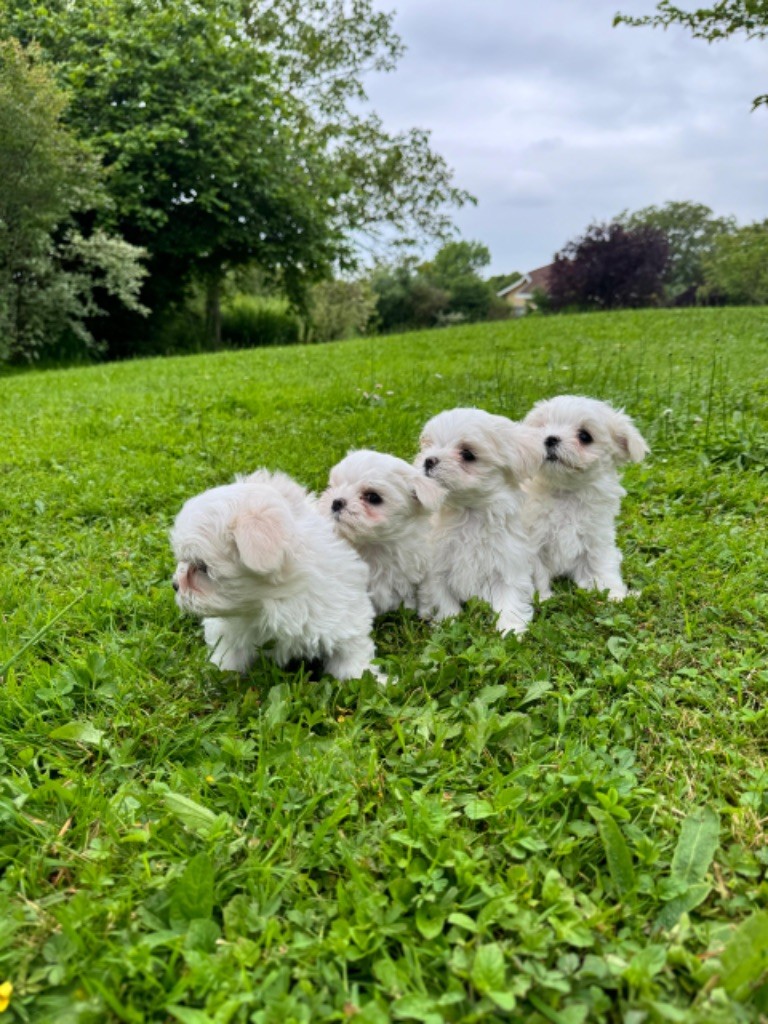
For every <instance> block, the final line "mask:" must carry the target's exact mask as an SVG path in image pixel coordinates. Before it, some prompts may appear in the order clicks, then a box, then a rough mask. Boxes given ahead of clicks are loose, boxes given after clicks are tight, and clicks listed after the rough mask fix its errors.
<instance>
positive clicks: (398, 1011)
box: [392, 995, 442, 1024]
mask: <svg viewBox="0 0 768 1024" xmlns="http://www.w3.org/2000/svg"><path fill="white" fill-rule="evenodd" d="M435 1009H436V1004H435V1000H434V999H432V998H431V997H430V996H416V995H413V996H403V998H402V999H398V1000H397V1002H396V1003H394V1004H393V1006H392V1015H393V1016H394V1017H398V1018H401V1019H402V1018H404V1019H406V1020H420V1021H424V1024H431V1022H432V1021H433V1020H434V1021H438V1022H439V1021H441V1020H442V1017H441V1016H440V1015H439V1014H437V1013H436V1012H435Z"/></svg>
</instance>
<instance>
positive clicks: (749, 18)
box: [613, 0, 768, 110]
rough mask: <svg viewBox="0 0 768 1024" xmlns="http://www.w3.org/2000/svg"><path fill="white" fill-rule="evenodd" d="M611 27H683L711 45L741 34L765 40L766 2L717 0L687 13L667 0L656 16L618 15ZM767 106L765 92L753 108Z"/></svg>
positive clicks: (659, 6) (767, 97) (753, 103)
mask: <svg viewBox="0 0 768 1024" xmlns="http://www.w3.org/2000/svg"><path fill="white" fill-rule="evenodd" d="M613 23H614V25H619V24H624V25H650V26H651V27H652V28H669V26H670V25H682V26H683V27H684V28H687V29H690V31H691V33H692V34H693V36H694V37H695V38H696V39H705V40H706V41H707V42H708V43H714V42H717V41H719V40H721V39H728V38H730V36H732V35H736V34H738V33H743V34H744V35H746V37H747V39H765V38H766V37H768V3H766V0H717V2H716V3H714V4H712V6H711V7H698V8H696V9H695V10H693V11H686V10H684V9H683V8H682V7H677V6H675V4H672V3H670V2H669V0H661V2H660V3H659V4H658V6H657V8H656V14H646V15H643V16H642V17H639V18H636V17H631V16H630V15H627V14H617V15H616V17H615V18H614V20H613ZM765 104H768V93H765V94H763V95H762V96H757V97H755V99H754V100H753V102H752V109H753V110H754V109H755V108H756V107H760V106H763V105H765Z"/></svg>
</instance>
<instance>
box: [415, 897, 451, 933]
mask: <svg viewBox="0 0 768 1024" xmlns="http://www.w3.org/2000/svg"><path fill="white" fill-rule="evenodd" d="M444 924H445V911H444V910H440V909H439V908H436V907H433V906H430V905H429V904H428V903H423V904H422V905H421V906H420V907H419V908H418V909H417V911H416V927H417V928H418V929H419V931H420V932H421V934H422V935H423V936H424V938H425V939H434V938H435V937H436V936H437V935H439V934H440V932H441V931H442V930H443V925H444Z"/></svg>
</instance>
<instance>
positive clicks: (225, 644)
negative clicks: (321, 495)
mask: <svg viewBox="0 0 768 1024" xmlns="http://www.w3.org/2000/svg"><path fill="white" fill-rule="evenodd" d="M171 543H172V545H173V550H174V553H175V555H176V558H177V561H178V565H177V568H176V572H175V574H174V580H173V581H174V589H175V590H176V600H177V603H178V604H179V607H180V608H182V609H183V610H184V611H186V612H189V613H191V614H192V615H196V616H199V617H201V618H202V619H203V626H204V631H205V640H206V643H207V644H208V647H209V648H210V652H211V661H212V662H213V663H214V664H215V665H218V666H219V668H222V669H230V670H234V671H237V672H245V671H246V670H247V669H248V668H249V667H250V666H251V665H252V663H253V662H254V660H255V658H256V656H257V653H258V652H259V650H260V649H261V648H263V647H264V646H265V645H271V648H270V649H269V651H268V652H266V653H268V654H269V656H271V657H273V658H274V659H275V661H277V663H278V664H279V665H285V664H286V662H288V661H289V660H290V659H291V658H310V659H311V658H322V659H323V661H324V663H325V668H326V670H327V671H328V672H329V673H330V674H331V675H334V676H336V678H338V679H350V678H357V677H359V676H361V675H362V674H363V672H365V671H366V670H370V671H372V672H374V674H376V675H378V673H377V671H376V670H375V669H373V668H372V666H371V659H372V658H373V656H374V646H373V641H372V639H371V635H370V633H371V625H372V622H373V607H372V605H371V602H370V599H369V597H368V593H367V582H368V570H367V567H366V565H365V563H364V562H363V561H362V559H361V558H360V557H359V556H358V555H357V554H356V552H355V551H354V550H353V549H352V548H351V547H350V546H349V545H348V544H345V543H344V541H342V540H341V539H340V538H339V537H337V536H336V534H335V532H334V530H333V526H332V524H331V523H330V522H329V521H328V520H327V519H326V518H325V516H323V515H322V514H321V513H320V511H319V510H318V508H317V505H316V502H315V501H314V499H313V498H312V497H311V496H310V495H309V494H308V493H307V491H306V490H305V489H304V488H303V487H301V486H300V485H299V484H297V483H296V482H295V481H294V480H291V478H290V477H288V476H286V475H285V474H284V473H270V472H268V471H267V470H258V471H257V472H255V473H253V474H252V475H251V476H248V477H241V478H238V480H237V481H236V482H235V483H232V484H227V485H225V486H223V487H214V488H213V489H212V490H209V491H205V492H204V493H202V494H198V495H197V496H196V497H194V498H190V500H189V501H188V502H187V503H186V504H185V505H184V507H183V508H182V509H181V511H180V512H179V514H178V516H177V518H176V522H175V524H174V526H173V529H172V531H171Z"/></svg>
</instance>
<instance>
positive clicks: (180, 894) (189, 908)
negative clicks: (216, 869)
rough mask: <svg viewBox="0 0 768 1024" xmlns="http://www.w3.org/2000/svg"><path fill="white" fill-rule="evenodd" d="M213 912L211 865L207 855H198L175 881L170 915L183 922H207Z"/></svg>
mask: <svg viewBox="0 0 768 1024" xmlns="http://www.w3.org/2000/svg"><path fill="white" fill-rule="evenodd" d="M212 912H213V864H212V862H211V858H210V857H209V856H208V854H207V853H198V854H197V856H196V857H193V858H192V860H190V861H189V862H188V863H187V866H186V868H185V869H184V871H183V872H182V874H181V876H180V877H179V878H178V879H177V880H176V884H175V885H174V887H173V894H172V896H171V914H172V916H175V917H179V918H181V919H182V920H184V921H194V920H195V919H196V918H203V919H204V920H207V919H208V918H210V916H211V914H212Z"/></svg>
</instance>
